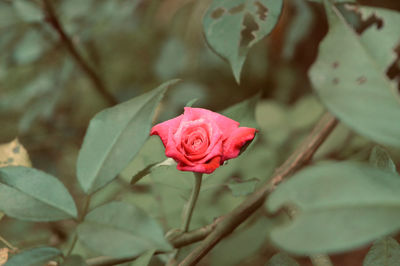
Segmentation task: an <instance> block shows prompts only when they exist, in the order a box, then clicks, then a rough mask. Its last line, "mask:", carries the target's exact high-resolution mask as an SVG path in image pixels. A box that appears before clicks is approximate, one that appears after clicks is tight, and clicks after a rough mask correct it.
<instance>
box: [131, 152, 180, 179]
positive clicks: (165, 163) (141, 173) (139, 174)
mask: <svg viewBox="0 0 400 266" xmlns="http://www.w3.org/2000/svg"><path fill="white" fill-rule="evenodd" d="M174 164H176V162H175V161H174V160H173V159H171V158H168V159H165V160H163V161H161V162H158V163H152V164H149V165H148V166H146V167H145V168H143V169H142V170H140V171H139V172H137V173H136V174H135V175H134V176H133V177H132V179H131V185H134V184H136V183H137V182H138V181H139V180H140V179H142V178H143V177H145V176H146V175H148V174H150V173H151V172H152V171H153V170H154V169H156V168H158V167H160V166H170V165H174Z"/></svg>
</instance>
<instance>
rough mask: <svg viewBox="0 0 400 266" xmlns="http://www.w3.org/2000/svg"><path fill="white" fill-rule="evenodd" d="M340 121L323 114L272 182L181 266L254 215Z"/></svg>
mask: <svg viewBox="0 0 400 266" xmlns="http://www.w3.org/2000/svg"><path fill="white" fill-rule="evenodd" d="M337 123H338V121H337V119H336V118H335V117H334V116H332V115H331V114H330V113H326V114H325V115H323V116H322V118H321V119H320V121H319V122H318V123H317V124H316V125H315V127H314V129H313V130H312V132H311V133H310V135H309V136H308V137H307V138H306V139H305V140H304V141H303V142H302V144H301V145H300V146H299V148H298V149H296V150H295V152H294V153H293V154H292V155H291V156H290V157H289V158H288V159H287V160H286V161H285V162H284V163H283V165H282V166H281V167H279V168H278V169H277V170H276V171H275V174H274V175H273V177H272V178H271V179H270V181H268V182H266V183H265V184H264V185H263V186H261V187H260V188H259V189H258V190H257V191H256V192H254V193H253V194H252V195H251V196H249V197H248V198H247V199H246V200H245V201H244V202H242V203H241V204H240V205H239V206H238V207H236V208H235V209H234V210H233V211H231V212H230V213H229V214H227V215H225V216H224V217H222V219H221V220H220V221H219V222H218V223H217V225H216V227H215V229H214V230H213V231H212V232H211V233H210V234H209V235H208V236H207V237H206V238H205V239H204V241H203V242H202V243H201V244H200V245H199V246H198V247H197V248H195V249H194V250H193V251H192V252H191V253H190V254H189V255H188V256H187V257H186V258H185V259H184V260H183V261H182V262H181V263H180V264H179V266H191V265H195V264H196V263H198V262H199V261H200V260H201V259H202V258H203V257H204V256H205V255H206V254H207V253H208V252H209V251H210V250H211V249H212V248H213V247H214V246H215V245H216V244H217V243H218V242H219V241H220V240H221V239H223V238H224V237H226V236H227V235H229V234H230V233H231V232H232V231H233V230H235V229H236V227H238V226H239V225H240V224H241V223H243V222H244V221H245V220H246V219H247V218H249V217H250V215H251V214H253V213H254V212H255V211H256V210H257V209H258V208H259V207H260V206H262V205H263V203H264V201H265V199H266V197H267V196H268V195H269V194H270V193H271V192H272V191H273V190H274V189H275V188H276V186H277V185H278V184H279V183H280V182H282V180H283V179H284V178H287V177H288V176H290V175H292V174H293V173H294V172H296V171H297V170H299V169H300V168H301V167H303V166H304V165H305V164H307V163H308V162H309V161H310V160H311V158H312V156H313V155H314V154H315V152H316V151H317V149H318V148H319V147H320V145H321V144H322V143H323V142H324V141H325V139H326V138H327V137H328V136H329V134H330V133H331V132H332V131H333V129H334V128H335V126H336V125H337Z"/></svg>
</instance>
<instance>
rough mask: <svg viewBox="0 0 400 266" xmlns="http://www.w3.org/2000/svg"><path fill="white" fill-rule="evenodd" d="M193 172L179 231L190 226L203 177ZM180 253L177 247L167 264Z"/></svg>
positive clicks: (173, 263)
mask: <svg viewBox="0 0 400 266" xmlns="http://www.w3.org/2000/svg"><path fill="white" fill-rule="evenodd" d="M193 174H194V185H193V190H192V194H191V195H190V198H189V201H188V202H187V205H186V206H185V207H184V209H183V215H182V217H183V221H182V227H181V230H182V232H181V233H186V232H187V231H189V226H190V221H191V220H192V215H193V210H194V207H195V206H196V202H197V198H198V197H199V192H200V187H201V180H202V179H203V174H202V173H196V172H193ZM180 253H181V249H180V248H178V250H177V251H176V252H175V254H174V256H172V258H171V259H170V260H169V262H168V263H167V266H174V265H176V264H177V261H176V260H177V258H178V257H179V255H180Z"/></svg>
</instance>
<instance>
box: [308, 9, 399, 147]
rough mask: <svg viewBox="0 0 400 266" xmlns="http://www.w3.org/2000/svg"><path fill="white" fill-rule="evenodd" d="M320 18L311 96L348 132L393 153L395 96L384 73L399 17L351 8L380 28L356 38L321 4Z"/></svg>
mask: <svg viewBox="0 0 400 266" xmlns="http://www.w3.org/2000/svg"><path fill="white" fill-rule="evenodd" d="M325 2H327V1H325ZM326 12H327V15H328V18H329V32H328V34H327V35H326V37H325V38H324V40H323V41H322V42H321V44H320V48H319V53H318V58H317V60H316V61H315V63H314V64H313V66H312V67H311V69H310V72H309V76H310V79H311V82H312V84H313V86H314V88H315V90H316V91H317V93H318V94H319V96H320V98H321V100H322V102H323V103H324V104H325V105H326V106H327V108H328V109H329V110H330V111H331V112H332V113H333V114H335V115H336V116H337V117H339V119H340V120H341V121H343V122H344V123H346V124H347V125H348V126H349V127H351V128H353V129H354V130H356V131H357V132H358V133H360V134H362V135H364V136H367V137H369V138H371V139H373V140H375V141H378V142H382V143H385V144H387V145H392V146H397V147H399V146H400V141H399V138H398V136H399V134H400V124H399V123H398V122H397V121H398V117H400V95H399V93H398V91H397V85H396V83H395V82H394V81H393V80H390V79H389V78H388V77H387V75H386V72H387V71H388V69H389V67H390V66H391V64H392V63H393V61H394V59H395V58H396V55H395V52H394V49H395V48H396V46H397V44H398V40H399V35H400V28H399V27H397V25H399V24H400V13H399V12H395V11H391V10H387V9H380V8H369V7H360V8H357V12H359V14H360V15H361V16H362V17H363V18H364V19H367V18H368V17H370V16H372V15H373V16H376V17H377V18H378V19H379V20H381V21H382V23H383V26H382V27H381V28H378V27H377V26H374V25H373V26H371V27H369V28H367V29H366V30H365V31H364V32H363V33H362V34H361V36H359V35H358V34H357V33H356V31H355V30H354V29H353V28H351V27H350V25H349V24H348V23H347V21H346V20H345V18H344V17H343V15H342V14H341V13H340V12H339V10H338V9H337V8H335V7H332V6H330V5H329V4H326ZM372 106H373V108H371V107H372Z"/></svg>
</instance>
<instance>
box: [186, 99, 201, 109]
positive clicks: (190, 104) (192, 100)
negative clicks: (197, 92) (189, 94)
mask: <svg viewBox="0 0 400 266" xmlns="http://www.w3.org/2000/svg"><path fill="white" fill-rule="evenodd" d="M198 100H199V98H194V99H191V100H190V101H188V102H187V104H186V105H185V107H192V106H193V104H195V103H196V102H197V101H198Z"/></svg>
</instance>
